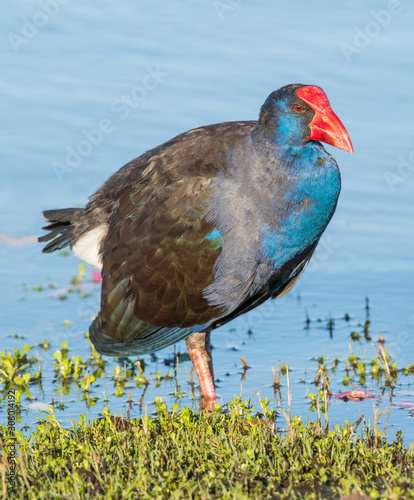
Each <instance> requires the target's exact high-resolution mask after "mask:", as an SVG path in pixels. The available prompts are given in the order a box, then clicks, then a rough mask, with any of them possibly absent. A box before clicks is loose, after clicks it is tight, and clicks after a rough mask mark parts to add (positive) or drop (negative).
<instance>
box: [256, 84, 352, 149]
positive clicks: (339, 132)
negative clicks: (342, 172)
mask: <svg viewBox="0 0 414 500" xmlns="http://www.w3.org/2000/svg"><path fill="white" fill-rule="evenodd" d="M259 128H261V129H262V130H266V133H267V135H268V134H269V132H271V133H272V135H273V140H274V142H276V143H277V144H278V145H279V146H302V145H304V144H305V143H306V142H308V141H310V140H313V141H321V142H325V143H327V144H331V145H332V146H335V147H337V148H339V149H344V150H345V151H349V152H350V153H353V152H354V149H353V147H352V143H351V139H350V138H349V135H348V132H347V131H346V129H345V127H344V126H343V125H342V123H341V121H340V119H339V118H338V117H337V116H336V114H335V113H334V112H333V111H332V108H331V105H330V103H329V100H328V98H327V97H326V94H325V92H324V91H323V90H322V89H321V88H320V87H317V86H315V85H302V84H292V85H287V86H286V87H282V88H280V89H279V90H276V91H275V92H272V93H271V94H270V96H269V97H268V98H267V99H266V101H265V103H264V104H263V106H262V109H261V112H260V118H259Z"/></svg>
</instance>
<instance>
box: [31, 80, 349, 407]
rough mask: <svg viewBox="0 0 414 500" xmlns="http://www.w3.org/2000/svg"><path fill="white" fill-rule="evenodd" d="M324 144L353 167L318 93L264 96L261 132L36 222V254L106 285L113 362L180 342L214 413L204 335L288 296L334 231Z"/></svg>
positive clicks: (135, 176)
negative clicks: (71, 262)
mask: <svg viewBox="0 0 414 500" xmlns="http://www.w3.org/2000/svg"><path fill="white" fill-rule="evenodd" d="M322 142H323V143H326V144H329V145H332V146H335V147H336V148H339V149H343V150H345V151H348V152H350V153H353V147H352V143H351V140H350V137H349V135H348V132H347V131H346V129H345V127H344V125H343V124H342V122H341V121H340V120H339V118H338V117H337V115H336V114H335V113H334V112H333V110H332V108H331V105H330V103H329V100H328V98H327V96H326V94H325V92H324V91H323V90H322V89H321V88H320V87H318V86H316V85H307V84H289V85H286V86H284V87H282V88H280V89H278V90H276V91H274V92H272V93H271V94H270V95H269V96H268V97H267V99H266V101H265V102H264V104H263V105H262V107H261V109H260V113H259V118H258V120H257V121H256V120H254V121H233V122H224V123H218V124H214V125H207V126H202V127H199V128H195V129H193V130H189V131H187V132H184V133H182V134H180V135H178V136H176V137H174V138H173V139H171V140H169V141H167V142H165V143H164V144H162V145H160V146H158V147H155V148H153V149H151V150H149V151H147V152H146V153H144V154H142V155H141V156H139V157H137V158H135V159H134V160H132V161H131V162H129V163H127V164H126V165H124V166H123V167H122V168H120V170H118V171H117V172H116V173H115V174H113V175H112V176H111V177H110V178H109V179H108V180H107V181H106V182H105V183H104V184H103V185H102V186H101V187H100V188H99V189H98V190H97V191H96V192H95V193H94V194H93V195H92V196H90V198H89V202H88V203H87V205H86V206H85V208H66V209H56V210H46V211H44V212H43V214H44V216H45V218H46V219H47V220H48V225H47V226H45V227H44V228H43V229H44V230H46V231H47V233H46V234H45V235H43V236H41V237H39V241H40V242H48V243H47V245H46V246H45V247H44V248H43V252H45V253H49V252H53V251H55V250H60V249H62V248H64V247H66V246H70V247H71V249H72V251H73V252H74V253H75V255H76V256H78V257H79V258H80V259H82V260H83V261H85V262H86V263H88V264H90V265H92V266H93V267H95V268H97V269H99V270H101V272H102V290H101V307H100V312H99V313H98V314H97V316H96V317H95V319H94V320H93V322H92V324H91V326H90V329H89V333H90V340H91V341H92V343H93V344H94V346H95V348H96V350H97V351H98V352H99V353H100V354H102V355H108V356H134V355H138V356H139V355H143V354H147V353H151V352H154V351H157V350H159V349H162V348H165V347H167V346H170V345H172V344H175V343H176V342H178V341H180V340H183V339H185V340H186V346H187V350H188V354H189V356H190V358H191V361H192V363H193V365H194V368H195V371H196V374H197V377H198V381H199V390H200V393H201V398H200V401H203V402H204V403H205V404H206V406H207V407H210V408H211V407H212V406H213V407H214V404H215V401H216V388H215V381H214V372H213V361H212V353H211V350H212V346H211V339H210V336H211V332H212V331H213V330H214V329H216V328H218V327H220V326H222V325H224V324H226V323H228V322H229V321H231V320H233V319H234V318H236V317H238V316H240V315H241V314H245V313H246V312H248V311H250V310H252V309H253V308H255V307H258V306H259V305H261V304H262V303H263V302H265V301H266V300H268V299H276V298H278V297H281V296H283V295H285V294H286V293H288V292H289V291H290V290H291V289H292V287H293V286H294V285H295V283H296V282H297V281H298V279H299V277H300V276H301V275H302V273H303V272H304V270H305V268H306V266H307V264H308V263H309V260H310V259H311V257H312V254H313V253H314V251H315V248H316V246H317V244H318V241H319V239H320V237H321V235H322V233H323V232H324V230H325V229H326V227H327V225H328V223H329V221H330V220H331V218H332V216H333V214H334V212H335V209H336V205H337V201H338V196H339V193H340V189H341V176H340V171H339V168H338V165H337V163H336V161H335V159H334V158H333V157H332V156H331V155H330V154H329V153H328V152H327V151H326V150H325V148H324V146H323V145H322Z"/></svg>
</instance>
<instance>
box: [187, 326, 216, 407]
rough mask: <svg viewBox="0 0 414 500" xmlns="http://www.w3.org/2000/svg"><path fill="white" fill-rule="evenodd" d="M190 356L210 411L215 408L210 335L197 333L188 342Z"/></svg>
mask: <svg viewBox="0 0 414 500" xmlns="http://www.w3.org/2000/svg"><path fill="white" fill-rule="evenodd" d="M186 343H187V350H188V354H189V355H190V358H191V361H192V362H193V365H194V368H195V371H196V373H197V377H198V381H199V383H200V392H201V395H202V396H203V398H204V402H205V404H206V407H207V408H208V409H213V408H214V403H215V401H216V391H215V389H214V373H213V359H212V357H211V344H210V333H203V332H196V333H193V334H192V335H191V337H188V339H187V340H186Z"/></svg>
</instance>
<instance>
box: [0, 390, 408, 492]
mask: <svg viewBox="0 0 414 500" xmlns="http://www.w3.org/2000/svg"><path fill="white" fill-rule="evenodd" d="M156 403H157V406H156V407H157V413H156V414H155V415H154V416H151V417H146V416H142V417H141V418H140V419H137V420H131V421H129V420H128V419H125V417H124V416H123V415H122V416H121V417H116V416H113V415H111V414H110V412H109V411H108V410H104V413H103V417H102V418H100V419H98V420H94V421H92V423H91V424H90V425H89V424H88V423H87V422H86V420H85V418H84V417H83V416H82V417H81V420H80V421H79V422H73V424H72V428H71V429H64V428H62V427H61V425H60V424H59V422H58V420H57V419H56V417H55V415H54V413H50V415H49V416H48V418H47V420H43V421H41V422H40V423H39V424H38V427H37V429H36V430H35V432H34V433H33V434H30V435H29V436H27V437H26V438H25V437H24V436H23V433H22V432H19V433H18V446H19V448H20V450H21V452H20V458H19V461H18V469H17V488H16V492H15V493H12V492H11V491H10V489H9V487H8V486H6V485H5V483H4V477H5V476H4V474H5V472H7V467H6V468H5V466H4V465H1V472H2V476H3V498H30V499H31V498H40V499H43V498H45V499H46V498H47V499H49V498H50V499H51V498H65V499H72V498H128V499H129V498H131V499H132V498H139V499H156V498H160V499H164V498H165V499H169V498H173V499H174V498H185V499H187V498H197V499H198V498H200V499H203V498H205V499H207V498H223V499H233V498H234V499H244V498H254V499H256V498H341V497H342V496H343V495H346V494H350V493H359V494H365V495H368V496H369V497H370V498H395V499H405V498H407V499H408V498H414V449H413V447H410V448H408V449H405V448H404V446H403V444H402V440H401V436H399V435H398V437H397V440H396V441H395V442H393V443H388V442H387V440H386V439H385V438H384V437H383V435H382V434H381V431H379V430H378V429H377V428H376V427H374V428H369V427H368V426H367V425H366V424H365V423H361V421H362V419H360V422H357V423H355V424H350V423H348V422H346V423H345V424H344V425H343V426H337V427H335V428H334V429H329V428H328V427H327V426H326V425H325V426H321V425H319V424H313V423H307V424H304V423H303V422H301V421H300V420H299V419H298V418H292V420H290V419H289V417H288V415H287V414H286V416H285V417H286V420H285V418H284V417H283V416H280V415H278V416H277V419H276V414H275V412H274V411H273V410H271V409H269V410H268V409H267V403H266V401H264V402H262V408H263V412H262V413H258V414H256V415H252V407H251V406H250V405H249V404H248V403H246V402H241V401H240V399H236V400H234V401H233V402H232V403H230V404H229V405H228V407H222V408H219V407H216V410H215V411H214V412H213V413H207V412H197V411H193V410H191V409H189V408H184V409H182V410H181V411H177V410H178V405H174V408H173V411H172V412H170V411H168V410H167V407H166V405H165V403H163V402H162V401H160V400H158V401H157V402H156ZM287 423H288V424H289V425H287ZM279 425H282V426H285V427H287V431H286V432H284V431H281V430H279V429H278V426H279ZM5 430H6V429H5V428H3V432H5Z"/></svg>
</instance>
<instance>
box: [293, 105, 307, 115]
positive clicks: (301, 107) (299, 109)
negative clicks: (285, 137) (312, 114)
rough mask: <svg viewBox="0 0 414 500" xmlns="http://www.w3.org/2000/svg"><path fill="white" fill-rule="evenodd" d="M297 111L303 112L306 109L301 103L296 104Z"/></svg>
mask: <svg viewBox="0 0 414 500" xmlns="http://www.w3.org/2000/svg"><path fill="white" fill-rule="evenodd" d="M295 111H296V113H302V112H303V111H305V108H304V107H303V106H302V105H301V104H295Z"/></svg>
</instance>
